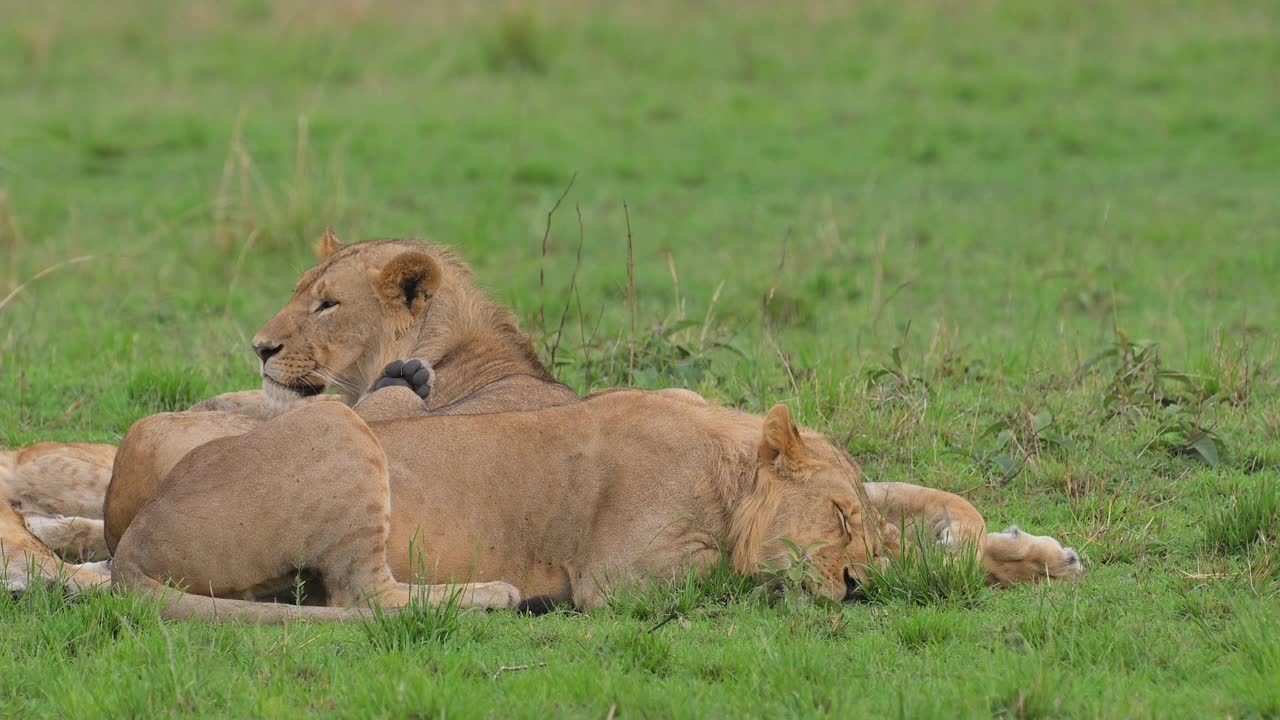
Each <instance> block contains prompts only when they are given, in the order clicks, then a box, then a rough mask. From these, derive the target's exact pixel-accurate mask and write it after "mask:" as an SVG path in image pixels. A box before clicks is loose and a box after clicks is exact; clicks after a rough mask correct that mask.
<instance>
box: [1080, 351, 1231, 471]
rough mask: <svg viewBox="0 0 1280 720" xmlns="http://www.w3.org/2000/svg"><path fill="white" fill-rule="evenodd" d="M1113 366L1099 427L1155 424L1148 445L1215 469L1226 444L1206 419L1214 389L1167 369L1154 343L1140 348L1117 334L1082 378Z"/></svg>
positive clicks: (1083, 369) (1091, 361) (1086, 366)
mask: <svg viewBox="0 0 1280 720" xmlns="http://www.w3.org/2000/svg"><path fill="white" fill-rule="evenodd" d="M1103 362H1111V363H1112V364H1114V366H1115V369H1114V371H1113V372H1112V376H1111V380H1110V382H1108V384H1107V389H1106V392H1105V394H1104V396H1103V399H1102V409H1103V412H1104V413H1105V417H1104V419H1103V424H1104V425H1105V424H1106V423H1109V422H1112V421H1115V420H1117V419H1123V420H1129V421H1135V422H1136V421H1138V420H1141V419H1145V418H1151V419H1154V420H1155V421H1156V422H1157V423H1158V425H1157V430H1156V432H1155V436H1154V437H1153V438H1152V441H1151V443H1150V444H1160V445H1162V446H1163V447H1165V448H1166V449H1168V450H1170V451H1172V452H1175V453H1179V454H1184V455H1190V456H1192V457H1195V458H1197V459H1199V460H1201V461H1203V462H1205V463H1206V464H1209V465H1217V464H1218V462H1219V460H1220V458H1221V455H1222V451H1223V449H1224V448H1225V445H1226V443H1225V441H1224V439H1223V438H1222V436H1221V435H1219V434H1218V433H1217V432H1216V431H1215V430H1214V429H1212V428H1210V427H1207V426H1206V424H1205V422H1204V417H1205V415H1206V413H1207V411H1208V410H1209V409H1210V408H1211V407H1212V405H1213V404H1214V402H1215V401H1216V400H1217V393H1218V389H1219V387H1218V383H1216V382H1214V381H1212V380H1205V379H1203V378H1201V377H1199V376H1196V375H1192V374H1190V373H1184V372H1180V371H1177V370H1170V369H1168V368H1166V367H1165V366H1164V364H1163V362H1162V361H1161V358H1160V352H1159V348H1158V346H1157V345H1156V344H1155V343H1138V342H1134V341H1132V340H1130V339H1129V338H1128V337H1127V336H1126V335H1125V334H1124V333H1122V332H1117V333H1116V340H1115V343H1114V344H1113V345H1112V346H1111V347H1110V348H1107V349H1106V350H1104V351H1102V352H1101V353H1098V354H1097V355H1095V356H1094V357H1092V358H1090V359H1089V361H1088V362H1086V363H1085V364H1084V366H1083V367H1081V372H1082V373H1083V372H1087V371H1088V370H1090V369H1091V368H1093V367H1095V366H1097V365H1099V364H1101V363H1103Z"/></svg>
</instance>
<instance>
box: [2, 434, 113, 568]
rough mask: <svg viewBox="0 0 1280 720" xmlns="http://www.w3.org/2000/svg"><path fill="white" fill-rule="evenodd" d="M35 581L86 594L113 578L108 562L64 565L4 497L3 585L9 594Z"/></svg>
mask: <svg viewBox="0 0 1280 720" xmlns="http://www.w3.org/2000/svg"><path fill="white" fill-rule="evenodd" d="M0 460H3V458H0ZM33 580H39V581H50V582H52V581H59V582H65V583H66V584H67V585H68V586H69V587H70V589H72V590H74V591H82V590H87V589H89V588H92V587H97V586H99V585H103V584H106V583H107V582H108V581H109V580H110V575H109V574H108V571H107V569H106V567H105V563H92V564H88V565H74V564H71V563H64V562H63V561H62V560H61V559H60V558H58V557H57V556H56V555H54V554H53V553H52V552H51V551H50V550H49V548H48V547H47V546H46V545H45V544H44V543H43V542H41V541H40V539H39V538H37V537H36V536H35V535H33V534H32V533H31V532H30V530H28V529H27V526H26V523H25V522H23V519H22V516H21V515H19V514H18V512H17V511H15V510H14V509H13V507H12V506H11V505H10V501H9V499H8V498H7V497H4V496H3V495H0V584H3V589H4V590H6V591H16V590H23V589H25V588H27V587H28V586H29V585H30V583H31V582H32V581H33Z"/></svg>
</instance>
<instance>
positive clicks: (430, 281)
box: [104, 231, 578, 551]
mask: <svg viewBox="0 0 1280 720" xmlns="http://www.w3.org/2000/svg"><path fill="white" fill-rule="evenodd" d="M317 250H318V254H319V255H320V256H321V258H322V259H321V261H320V262H319V264H317V265H316V266H315V267H313V268H311V269H310V270H307V271H306V272H304V273H303V274H302V276H301V277H300V278H299V279H298V282H297V285H296V287H295V289H294V294H293V298H292V299H291V300H290V301H289V302H288V303H287V304H286V305H285V306H284V307H283V308H282V309H281V310H280V311H279V312H277V313H276V314H275V316H274V317H272V318H271V319H270V320H269V321H268V322H267V323H266V324H265V325H264V326H263V327H262V329H261V330H260V331H258V334H257V335H256V336H255V337H254V340H253V347H254V351H255V352H256V353H257V354H258V356H259V358H260V360H261V362H262V386H263V392H240V393H231V394H229V395H223V396H219V397H217V398H213V399H211V400H207V401H205V402H203V403H200V404H198V405H196V406H195V407H193V408H192V410H191V411H188V412H185V413H162V414H159V415H153V416H151V417H147V418H143V419H142V420H140V421H138V422H137V423H135V424H134V425H133V427H131V428H130V429H129V432H128V434H126V435H125V438H124V440H123V441H122V442H121V445H120V452H119V454H118V456H117V458H116V463H115V468H114V473H113V477H112V479H111V484H110V487H109V489H108V491H107V495H106V503H105V512H104V514H105V521H106V527H105V533H106V542H107V545H108V546H109V547H110V548H111V549H112V550H113V551H114V550H115V548H116V546H117V545H118V543H119V542H120V538H121V537H122V536H123V535H124V532H125V530H126V529H127V528H128V527H129V524H130V523H131V522H132V520H133V517H134V515H135V514H136V513H137V511H138V509H139V508H140V507H141V506H142V504H143V503H144V502H146V501H147V499H148V498H150V497H151V496H152V495H153V494H154V493H155V491H156V489H157V487H158V485H159V484H160V483H161V481H162V479H163V478H164V477H165V475H166V474H167V473H168V472H169V470H170V469H171V468H172V467H173V466H174V464H176V463H177V462H178V460H180V459H181V458H182V457H183V456H185V455H186V454H187V453H188V452H190V451H191V450H192V449H194V448H196V447H197V446H199V445H202V444H204V443H207V442H210V441H212V440H214V439H217V438H221V437H228V436H232V435H240V434H243V433H246V432H250V431H251V430H253V429H254V428H256V427H257V426H258V425H260V424H261V423H263V422H264V421H266V420H268V419H270V418H273V417H276V416H278V415H280V414H281V413H283V412H285V411H287V410H290V409H293V408H296V407H300V406H302V405H305V404H307V403H309V402H323V401H325V400H328V399H332V398H330V397H328V396H322V395H319V393H321V392H322V391H324V390H325V389H327V388H334V389H337V390H339V391H340V392H341V393H342V400H343V401H344V402H345V403H346V404H347V405H350V406H354V405H357V404H358V405H359V407H360V415H361V417H363V418H365V419H367V420H378V419H391V418H402V417H414V416H419V415H427V414H462V413H466V414H480V413H492V412H512V411H517V410H528V409H536V408H543V407H549V406H553V405H560V404H564V403H568V402H573V401H576V400H577V399H578V398H577V395H576V394H575V393H574V392H573V390H572V389H570V388H569V387H567V386H565V385H563V384H561V383H559V382H556V380H555V378H553V377H552V376H551V374H550V373H549V372H548V371H547V370H546V368H545V367H544V366H543V365H542V362H541V361H540V360H539V359H538V356H537V353H536V352H535V351H534V349H533V344H532V342H531V341H530V339H529V337H528V336H527V335H525V334H524V333H523V332H521V331H520V330H519V328H518V327H517V326H516V322H515V317H514V316H513V315H512V313H511V311H509V310H507V309H506V308H504V307H502V306H501V305H498V304H496V303H494V302H492V301H490V300H489V299H488V298H487V297H486V296H485V295H484V293H483V292H482V291H481V290H480V289H478V288H477V287H476V286H475V284H474V282H473V280H472V276H471V270H470V269H469V268H468V267H467V266H466V264H464V263H463V262H462V261H461V260H459V259H458V258H457V257H455V256H454V255H453V254H452V253H451V252H450V251H449V250H447V249H446V248H444V247H441V246H438V245H433V244H430V243H426V242H422V241H419V240H378V241H371V242H364V243H357V244H354V245H343V244H342V243H341V242H339V241H338V239H337V237H336V236H335V235H334V234H333V233H332V231H330V232H327V233H326V234H325V236H324V238H322V239H321V241H320V243H319V246H318V248H317ZM403 360H408V361H411V362H412V361H417V366H416V368H417V371H415V372H411V373H410V374H409V377H400V376H396V377H388V375H389V374H395V373H400V374H403V371H404V367H405V366H406V365H409V363H399V361H403ZM409 366H410V368H411V369H413V367H414V366H412V365H409ZM419 381H420V382H419ZM388 383H389V384H399V385H401V386H400V387H385V388H383V389H380V390H377V392H372V391H373V390H374V389H375V386H376V385H379V384H388Z"/></svg>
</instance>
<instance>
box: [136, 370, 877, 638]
mask: <svg viewBox="0 0 1280 720" xmlns="http://www.w3.org/2000/svg"><path fill="white" fill-rule="evenodd" d="M780 427H781V428H786V430H787V431H788V432H787V433H785V434H786V435H787V437H788V440H787V442H785V443H781V446H780V447H775V445H777V444H779V443H778V442H777V438H778V437H780V436H779V435H778V433H777V432H773V431H774V430H776V429H777V428H780ZM779 432H780V431H779ZM301 438H317V439H319V438H323V442H320V441H318V440H317V441H311V442H308V441H300V439H301ZM836 455H837V453H836V452H835V450H834V449H833V448H831V446H830V445H828V444H826V443H825V441H821V440H820V439H817V438H816V436H814V435H812V434H810V433H805V434H804V435H803V436H802V435H801V434H800V433H798V432H797V431H796V430H795V429H794V427H793V426H792V425H791V420H790V415H789V413H787V412H786V409H785V407H784V406H780V407H779V408H775V409H774V411H772V412H771V413H770V414H769V415H768V416H767V417H764V418H762V417H760V416H757V415H750V414H746V413H741V412H737V411H734V410H730V409H727V408H723V407H719V406H715V405H711V404H703V405H698V404H694V403H690V402H687V401H684V400H681V399H677V398H670V397H663V396H661V395H659V394H654V393H642V392H625V393H612V394H609V395H604V396H601V397H598V398H594V399H591V400H586V401H583V402H581V403H573V404H569V405H564V406H559V407H553V408H549V409H545V410H540V411H533V412H525V413H509V414H503V415H489V416H440V417H422V418H410V419H402V420H393V421H384V422H374V423H370V424H368V425H366V424H365V423H364V422H363V421H361V420H360V419H359V418H358V416H356V415H355V414H353V413H351V411H349V410H346V409H345V408H343V407H342V406H340V405H337V404H332V403H325V404H320V405H313V406H309V407H304V408H302V409H299V410H296V411H293V412H290V413H288V414H286V415H284V416H282V417H280V418H278V419H274V420H271V421H268V422H267V423H265V424H264V425H262V426H261V427H260V428H258V429H257V430H255V431H254V432H252V433H248V434H246V435H243V436H239V437H230V438H224V439H222V440H218V441H215V442H214V443H212V444H211V445H206V446H204V447H202V448H200V449H199V450H197V451H195V452H193V453H191V454H190V455H189V456H188V457H187V458H184V459H183V460H182V461H181V462H180V463H179V464H178V465H177V466H176V467H175V468H174V470H173V472H172V473H171V474H170V476H169V478H168V479H167V481H166V482H165V483H164V485H163V486H162V487H161V488H159V490H158V492H157V495H156V497H155V498H153V499H152V500H151V501H150V502H149V503H148V504H147V505H146V506H145V507H144V508H143V510H142V511H141V512H140V513H139V515H138V517H137V519H136V520H135V522H134V524H133V526H132V527H131V528H130V530H129V532H128V533H126V535H125V537H124V539H123V540H122V542H121V544H120V546H119V548H118V551H117V557H116V560H115V567H114V570H115V578H116V579H117V581H119V582H121V583H123V584H125V585H130V586H136V587H142V588H151V589H154V586H153V584H152V583H154V581H156V580H162V579H167V580H173V581H177V582H179V583H181V584H184V585H187V586H188V587H189V588H190V590H191V592H200V593H210V594H212V595H215V596H218V597H222V598H228V597H243V596H244V595H245V594H246V593H249V594H253V593H254V592H255V590H260V589H262V588H271V587H275V586H277V585H279V584H281V583H285V582H287V581H288V580H289V579H290V578H291V577H292V573H293V572H294V570H295V569H296V568H299V567H305V568H307V569H308V570H310V571H313V572H315V573H317V574H319V575H320V576H321V577H322V578H324V583H325V587H326V589H327V590H328V593H329V600H330V602H331V603H335V604H339V605H342V604H352V603H357V602H360V601H362V600H363V599H365V598H368V597H370V596H371V595H378V596H380V597H381V598H382V599H383V600H384V602H388V604H393V605H394V604H399V603H402V602H403V601H404V600H405V598H406V597H407V593H408V589H407V587H406V586H404V585H403V581H407V580H411V579H412V580H415V581H418V582H428V583H439V582H446V581H450V580H454V579H468V580H484V581H493V580H504V581H506V582H509V583H511V584H512V585H514V586H515V587H517V588H519V591H520V593H522V594H523V595H525V596H549V597H552V598H556V599H572V600H573V601H574V602H575V603H576V604H578V605H579V606H580V607H584V608H591V607H595V606H598V605H599V604H600V603H601V602H602V600H603V592H606V591H607V590H608V589H610V588H613V587H617V586H618V585H619V584H623V583H627V582H631V581H634V580H639V579H642V578H645V577H649V576H659V577H670V576H672V575H676V574H680V573H683V572H687V571H688V570H689V569H690V568H706V567H710V566H712V565H713V564H714V563H715V562H716V561H717V560H718V558H719V557H720V556H721V553H722V552H725V551H727V552H728V553H729V555H730V560H731V562H732V564H733V565H734V566H735V567H738V568H740V569H743V570H744V571H749V570H752V569H755V568H758V567H759V566H760V564H761V563H762V562H766V561H771V560H778V559H780V558H784V557H785V556H786V555H787V552H786V548H785V546H784V545H783V544H782V543H781V542H780V539H781V538H784V537H785V538H789V539H791V540H793V541H795V542H796V543H798V544H800V545H802V546H806V547H807V546H810V545H814V544H816V543H822V545H821V546H819V547H818V549H817V550H816V551H815V552H814V553H813V557H812V561H813V566H814V568H815V569H816V570H818V572H819V573H820V576H821V578H822V580H821V582H820V583H818V584H817V585H816V586H815V587H813V588H811V589H812V590H814V591H815V592H819V593H822V594H824V595H827V596H829V597H836V598H841V597H843V596H844V595H845V592H846V579H845V578H846V575H847V576H849V577H855V578H860V579H862V578H865V571H864V566H865V564H866V563H867V562H870V561H871V559H872V558H871V555H872V554H874V553H875V552H877V548H878V540H877V539H876V538H875V537H870V536H868V535H867V534H866V533H865V532H864V529H865V528H867V527H878V524H879V517H878V514H877V513H876V512H875V510H874V509H871V508H863V507H862V505H861V503H860V501H859V491H860V487H859V486H860V484H861V480H860V478H859V477H858V474H857V471H856V468H854V467H852V466H849V465H845V464H842V463H838V462H835V461H834V460H832V458H834V457H836ZM264 456H265V457H270V458H271V468H272V472H271V473H270V475H269V477H264V476H263V473H262V470H261V467H262V466H261V464H260V463H258V462H257V461H256V460H255V458H258V457H264ZM381 457H385V462H384V463H383V464H382V465H379V458H381ZM361 463H364V464H363V465H361ZM212 478H216V479H217V481H216V482H212V481H211V479H212ZM761 498H764V499H763V500H761ZM194 518H198V519H199V520H198V521H196V520H193V519H194ZM743 536H751V537H752V539H751V540H749V541H743V540H742V538H743ZM411 547H413V548H416V550H417V551H418V552H419V553H421V555H420V557H419V558H418V560H419V561H418V562H415V559H414V558H413V557H411V555H410V548H411ZM148 579H149V580H148ZM171 603H172V604H171V607H172V608H173V610H172V613H173V614H175V615H178V616H193V615H198V616H200V615H202V616H212V615H213V614H214V613H215V612H216V613H218V614H219V617H228V616H236V617H244V618H245V619H251V620H264V619H277V620H278V619H284V618H285V617H286V616H288V617H298V616H299V614H298V612H297V611H292V610H291V611H289V612H288V613H286V614H285V615H282V616H280V617H273V618H264V617H263V615H262V613H263V612H265V611H263V610H262V609H261V608H256V609H254V608H250V609H249V611H251V612H252V613H253V614H251V615H241V614H240V611H241V609H242V606H241V605H240V604H238V603H231V604H228V603H221V604H217V603H212V602H211V601H209V600H207V599H206V600H200V599H196V598H193V597H192V596H190V595H183V596H181V597H180V598H177V599H173V600H171ZM323 610H324V609H317V613H318V615H317V617H320V618H323V619H330V617H331V616H329V615H327V614H325V613H323V612H322V611H323ZM304 615H305V613H304Z"/></svg>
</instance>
